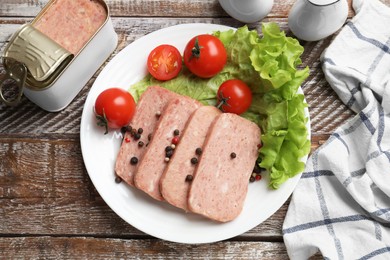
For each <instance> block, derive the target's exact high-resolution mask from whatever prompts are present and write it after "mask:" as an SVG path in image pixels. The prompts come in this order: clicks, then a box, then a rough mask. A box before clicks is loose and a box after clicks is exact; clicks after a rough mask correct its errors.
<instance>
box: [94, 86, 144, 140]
mask: <svg viewBox="0 0 390 260" xmlns="http://www.w3.org/2000/svg"><path fill="white" fill-rule="evenodd" d="M135 106H136V104H135V101H134V98H133V96H132V95H131V94H130V93H129V92H128V91H126V90H124V89H121V88H109V89H106V90H104V91H103V92H102V93H100V94H99V96H98V97H97V99H96V101H95V108H94V109H95V115H96V118H97V120H98V123H97V124H98V125H99V126H104V127H105V128H106V132H105V134H107V131H108V128H121V127H123V126H126V125H128V124H129V123H130V120H131V119H132V118H133V115H134V112H135Z"/></svg>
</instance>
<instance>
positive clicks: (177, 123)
mask: <svg viewBox="0 0 390 260" xmlns="http://www.w3.org/2000/svg"><path fill="white" fill-rule="evenodd" d="M200 106H201V104H200V103H199V102H198V101H196V100H194V99H191V98H189V97H186V96H180V97H179V98H176V99H173V100H172V101H170V103H169V104H168V105H167V107H166V109H165V110H164V112H163V114H162V115H161V119H160V122H159V123H158V125H157V128H156V131H155V132H154V134H153V137H152V140H151V142H150V144H149V146H148V149H147V150H146V152H145V154H144V156H143V158H142V160H141V162H140V164H139V166H138V169H137V172H136V174H135V176H134V184H135V186H136V187H137V188H139V189H140V190H143V191H144V192H146V193H147V194H149V195H150V196H151V197H153V198H155V199H157V200H161V201H162V200H163V197H162V196H161V193H160V185H159V184H160V177H161V175H162V174H163V172H164V170H165V167H166V165H167V164H168V163H169V160H170V158H169V155H167V153H168V151H167V150H168V149H167V147H172V146H171V145H175V146H176V145H177V144H178V143H179V142H180V137H181V134H180V133H181V132H182V131H183V129H184V128H185V125H186V123H187V121H188V119H189V117H190V116H191V114H192V113H193V112H194V111H195V110H196V109H197V108H199V107H200Z"/></svg>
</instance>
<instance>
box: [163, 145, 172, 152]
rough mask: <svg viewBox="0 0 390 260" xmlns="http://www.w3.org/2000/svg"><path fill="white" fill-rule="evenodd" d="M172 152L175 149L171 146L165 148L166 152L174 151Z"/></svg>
mask: <svg viewBox="0 0 390 260" xmlns="http://www.w3.org/2000/svg"><path fill="white" fill-rule="evenodd" d="M172 150H173V148H172V147H171V146H167V147H165V152H169V151H172Z"/></svg>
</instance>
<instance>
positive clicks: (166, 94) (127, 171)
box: [115, 86, 179, 186]
mask: <svg viewBox="0 0 390 260" xmlns="http://www.w3.org/2000/svg"><path fill="white" fill-rule="evenodd" d="M178 96H179V95H178V94H176V93H174V92H171V91H169V90H167V89H165V88H162V87H158V86H150V87H148V89H147V90H146V91H145V92H144V93H143V94H142V95H141V97H140V100H139V101H138V104H137V107H136V111H135V114H134V117H133V119H132V120H131V122H130V126H131V127H132V128H133V129H135V130H136V131H138V129H139V128H142V134H140V138H139V139H138V138H137V137H135V136H134V135H132V134H131V133H130V132H126V133H125V136H124V138H123V142H122V145H121V147H120V150H119V153H118V156H117V159H116V162H115V172H116V174H117V175H118V176H120V177H121V178H122V179H123V180H124V181H125V182H126V183H128V184H129V185H131V186H133V185H134V180H133V179H134V173H135V172H136V168H137V164H134V163H133V164H132V163H131V162H130V160H131V158H133V157H135V158H137V159H138V160H140V159H141V158H142V157H143V155H144V153H145V150H146V144H147V143H148V142H149V141H148V136H149V134H152V133H153V132H154V130H155V128H156V126H157V122H158V120H159V116H158V115H156V113H162V112H163V111H164V109H165V107H166V105H167V104H168V102H169V101H170V100H172V99H173V98H177V97H178ZM137 139H138V140H137ZM139 141H142V142H143V143H144V145H143V146H140V145H138V143H139Z"/></svg>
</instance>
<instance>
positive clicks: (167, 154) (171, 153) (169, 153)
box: [165, 150, 173, 158]
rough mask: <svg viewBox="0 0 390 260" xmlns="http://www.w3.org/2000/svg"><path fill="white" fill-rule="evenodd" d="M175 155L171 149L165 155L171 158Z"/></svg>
mask: <svg viewBox="0 0 390 260" xmlns="http://www.w3.org/2000/svg"><path fill="white" fill-rule="evenodd" d="M172 155H173V150H169V151H167V152H166V153H165V156H166V157H168V158H171V157H172Z"/></svg>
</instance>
